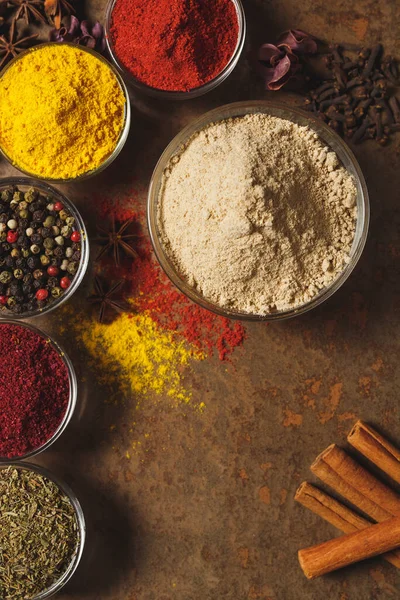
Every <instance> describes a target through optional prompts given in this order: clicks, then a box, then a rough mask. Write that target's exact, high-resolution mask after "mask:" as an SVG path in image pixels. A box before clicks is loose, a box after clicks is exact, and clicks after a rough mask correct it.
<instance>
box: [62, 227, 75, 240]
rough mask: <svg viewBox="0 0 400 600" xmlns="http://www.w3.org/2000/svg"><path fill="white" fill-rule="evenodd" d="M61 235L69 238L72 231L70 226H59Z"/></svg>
mask: <svg viewBox="0 0 400 600" xmlns="http://www.w3.org/2000/svg"><path fill="white" fill-rule="evenodd" d="M60 233H61V235H62V236H63V237H65V238H69V236H70V235H71V233H72V227H68V225H64V227H61V232H60Z"/></svg>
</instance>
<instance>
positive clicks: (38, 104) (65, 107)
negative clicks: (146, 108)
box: [0, 44, 125, 179]
mask: <svg viewBox="0 0 400 600" xmlns="http://www.w3.org/2000/svg"><path fill="white" fill-rule="evenodd" d="M124 119H125V96H124V93H123V91H122V88H121V86H120V84H119V82H118V79H117V78H116V76H115V75H114V73H113V72H112V70H111V69H110V67H109V66H108V65H107V64H105V63H104V62H103V61H101V60H100V59H98V58H97V57H95V56H93V55H91V54H89V53H88V52H85V51H84V50H82V49H80V48H74V47H72V46H67V45H64V44H52V45H50V46H38V47H37V48H35V49H34V50H33V51H30V52H28V53H27V54H24V55H23V56H22V58H21V59H20V60H18V61H17V62H16V63H14V64H13V65H12V66H11V67H10V68H9V69H8V70H7V71H6V72H5V73H4V75H3V76H2V78H1V81H0V145H1V147H2V149H3V150H4V152H5V153H6V154H7V155H8V157H9V158H10V160H11V161H12V162H13V163H14V164H15V165H16V166H18V167H20V168H22V169H24V170H26V171H27V172H29V173H31V174H32V175H36V176H39V177H44V178H46V179H68V178H70V177H71V178H74V177H78V176H79V175H82V174H84V173H87V172H88V171H91V170H93V169H96V168H97V167H99V166H100V165H101V164H102V163H103V162H104V161H105V160H106V159H107V158H108V157H109V156H110V155H111V154H112V152H113V150H114V149H115V147H116V145H117V143H118V139H119V137H120V135H121V131H122V128H123V125H124Z"/></svg>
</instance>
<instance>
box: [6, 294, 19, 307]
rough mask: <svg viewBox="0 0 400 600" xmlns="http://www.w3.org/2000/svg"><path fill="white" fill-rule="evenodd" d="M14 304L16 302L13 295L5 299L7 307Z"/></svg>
mask: <svg viewBox="0 0 400 600" xmlns="http://www.w3.org/2000/svg"><path fill="white" fill-rule="evenodd" d="M16 304H17V301H16V299H15V296H9V298H8V299H7V306H8V308H12V307H13V306H15V305H16Z"/></svg>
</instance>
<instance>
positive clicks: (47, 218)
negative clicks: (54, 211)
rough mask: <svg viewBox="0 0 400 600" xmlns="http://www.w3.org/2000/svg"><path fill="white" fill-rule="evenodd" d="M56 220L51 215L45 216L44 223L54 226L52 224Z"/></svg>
mask: <svg viewBox="0 0 400 600" xmlns="http://www.w3.org/2000/svg"><path fill="white" fill-rule="evenodd" d="M55 222H56V219H55V217H53V216H51V215H49V216H48V217H46V218H45V220H44V221H43V225H44V226H45V227H52V225H54V223H55Z"/></svg>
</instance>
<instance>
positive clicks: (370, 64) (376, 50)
mask: <svg viewBox="0 0 400 600" xmlns="http://www.w3.org/2000/svg"><path fill="white" fill-rule="evenodd" d="M382 49H383V48H382V44H376V46H374V47H373V48H372V49H371V53H370V55H369V58H368V60H367V63H366V65H365V68H364V70H363V72H362V76H363V77H365V78H367V77H369V76H370V75H371V73H372V70H373V68H374V66H375V61H376V60H377V58H378V57H379V55H380V54H381V52H382Z"/></svg>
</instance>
